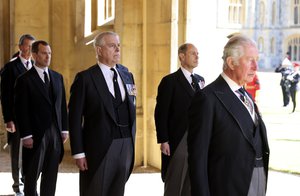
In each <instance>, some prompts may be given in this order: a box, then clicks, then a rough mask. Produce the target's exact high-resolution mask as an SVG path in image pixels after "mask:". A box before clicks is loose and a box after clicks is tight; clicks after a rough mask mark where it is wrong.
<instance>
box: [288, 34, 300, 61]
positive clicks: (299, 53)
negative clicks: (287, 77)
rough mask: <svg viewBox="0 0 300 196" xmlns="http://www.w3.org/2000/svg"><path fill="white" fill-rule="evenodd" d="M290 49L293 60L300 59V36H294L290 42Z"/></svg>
mask: <svg viewBox="0 0 300 196" xmlns="http://www.w3.org/2000/svg"><path fill="white" fill-rule="evenodd" d="M288 51H289V52H290V53H291V60H292V61H300V37H295V38H292V39H291V40H290V41H289V42H288Z"/></svg>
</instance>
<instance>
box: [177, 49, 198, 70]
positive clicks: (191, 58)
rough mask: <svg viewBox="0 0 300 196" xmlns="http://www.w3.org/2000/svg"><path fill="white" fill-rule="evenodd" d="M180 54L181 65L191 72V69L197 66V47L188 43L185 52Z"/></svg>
mask: <svg viewBox="0 0 300 196" xmlns="http://www.w3.org/2000/svg"><path fill="white" fill-rule="evenodd" d="M180 55H181V58H180V59H181V66H182V67H184V68H185V69H187V70H188V71H190V72H193V69H194V68H196V67H197V66H198V58H199V57H198V50H197V48H196V47H195V46H194V45H192V44H190V45H188V46H187V50H186V52H185V54H180Z"/></svg>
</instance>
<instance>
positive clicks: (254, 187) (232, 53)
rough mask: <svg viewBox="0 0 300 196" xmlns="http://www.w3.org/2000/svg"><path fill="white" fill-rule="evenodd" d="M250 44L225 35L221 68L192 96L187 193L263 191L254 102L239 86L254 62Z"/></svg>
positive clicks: (265, 151) (256, 194)
mask: <svg viewBox="0 0 300 196" xmlns="http://www.w3.org/2000/svg"><path fill="white" fill-rule="evenodd" d="M258 56H259V55H258V50H257V47H256V44H255V42H254V41H252V40H251V39H249V38H247V37H246V36H244V35H236V36H233V37H231V38H230V39H229V41H228V42H227V44H226V45H225V47H224V51H223V73H221V74H220V76H219V77H218V78H217V79H216V80H215V81H214V82H212V83H211V84H209V85H208V86H207V87H205V88H204V89H203V90H202V91H199V92H198V93H196V95H195V96H194V98H193V100H192V103H191V107H190V110H189V132H188V152H189V158H188V162H189V168H190V178H191V195H192V196H265V193H266V187H267V186H266V184H267V176H268V163H269V147H268V141H267V134H266V127H265V125H264V122H263V120H262V117H261V115H260V113H259V111H258V108H257V106H256V104H255V102H254V101H253V100H252V99H251V96H249V94H248V93H247V92H246V91H245V89H244V88H243V86H244V84H246V83H247V82H250V81H252V80H253V77H254V76H255V73H256V71H257V68H258V65H257V61H258Z"/></svg>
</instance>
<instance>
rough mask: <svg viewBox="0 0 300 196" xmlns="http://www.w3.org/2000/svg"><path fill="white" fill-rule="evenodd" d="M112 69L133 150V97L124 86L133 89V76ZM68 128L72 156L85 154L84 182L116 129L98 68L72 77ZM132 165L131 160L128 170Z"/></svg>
mask: <svg viewBox="0 0 300 196" xmlns="http://www.w3.org/2000/svg"><path fill="white" fill-rule="evenodd" d="M116 69H117V71H118V73H119V75H120V77H121V79H122V81H123V83H124V87H125V91H126V97H127V98H128V104H129V115H130V126H131V135H132V143H133V146H134V139H135V122H136V119H135V95H133V94H131V93H129V90H130V89H128V88H127V86H128V85H129V86H130V85H131V86H132V85H134V80H133V75H132V74H131V73H130V72H128V69H127V68H125V67H124V66H122V65H119V64H118V65H116ZM69 127H70V143H71V150H72V154H73V155H74V154H79V153H85V156H86V159H87V162H88V167H89V169H88V170H87V171H85V174H86V175H87V178H92V176H93V175H94V173H95V171H96V169H97V168H98V167H99V165H100V164H101V161H102V159H103V158H104V156H105V154H106V152H107V151H108V148H109V146H110V145H111V143H112V140H113V132H114V130H115V129H117V121H116V116H115V112H114V107H113V102H112V95H111V94H110V92H109V90H108V87H107V84H106V81H105V79H104V76H103V73H102V71H101V69H100V67H99V65H98V64H96V65H94V66H92V67H90V68H89V69H87V70H85V71H82V72H80V73H78V74H77V75H76V77H75V80H74V82H73V84H72V86H71V96H70V101H69ZM133 152H134V151H133ZM133 163H134V161H133V160H132V165H131V170H132V168H133ZM128 177H129V176H128Z"/></svg>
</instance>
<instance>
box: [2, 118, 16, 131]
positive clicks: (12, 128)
mask: <svg viewBox="0 0 300 196" xmlns="http://www.w3.org/2000/svg"><path fill="white" fill-rule="evenodd" d="M5 128H6V131H8V132H11V133H14V132H16V127H15V123H14V122H13V121H9V122H7V123H6V127H5Z"/></svg>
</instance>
